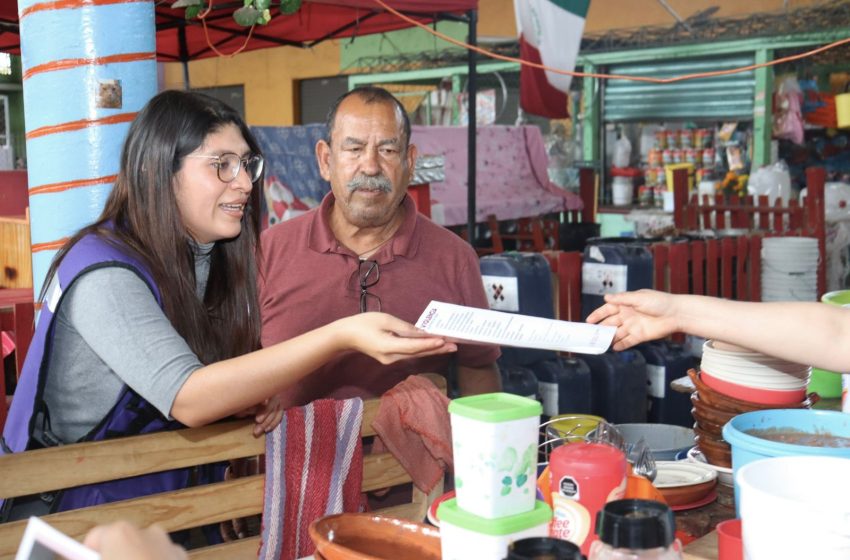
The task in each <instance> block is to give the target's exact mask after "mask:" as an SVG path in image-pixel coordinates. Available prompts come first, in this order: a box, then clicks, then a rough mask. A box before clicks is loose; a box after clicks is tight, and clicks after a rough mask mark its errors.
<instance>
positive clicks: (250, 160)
mask: <svg viewBox="0 0 850 560" xmlns="http://www.w3.org/2000/svg"><path fill="white" fill-rule="evenodd" d="M186 157H191V158H204V159H214V160H218V163H217V164H216V166H215V170H216V173H218V179H219V181H221V182H223V183H229V182H231V181H233V180H234V179H236V176H237V175H239V167H240V165H241V166H242V167H244V168H245V172H246V173H247V174H248V177H249V178H250V179H251V182H252V183H253V182H255V181H256V180H257V179H259V178H260V174H262V172H263V163H264V162H263V156H261V155H259V154H253V155H250V156H246V157H244V158H240V157H239V156H238V155H236V154H221V155H220V156H202V155H188V156H186Z"/></svg>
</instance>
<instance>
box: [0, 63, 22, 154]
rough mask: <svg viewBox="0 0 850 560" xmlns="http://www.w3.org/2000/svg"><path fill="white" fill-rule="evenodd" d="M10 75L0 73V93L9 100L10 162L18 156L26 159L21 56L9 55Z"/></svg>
mask: <svg viewBox="0 0 850 560" xmlns="http://www.w3.org/2000/svg"><path fill="white" fill-rule="evenodd" d="M11 61H12V73H11V75H0V95H4V96H6V98H7V99H8V102H9V144H10V146H11V148H12V162H14V161H15V160H16V159H18V158H22V159H23V160H24V161H26V155H27V146H26V137H25V130H24V94H23V89H22V87H21V58H20V57H18V56H13V57H11Z"/></svg>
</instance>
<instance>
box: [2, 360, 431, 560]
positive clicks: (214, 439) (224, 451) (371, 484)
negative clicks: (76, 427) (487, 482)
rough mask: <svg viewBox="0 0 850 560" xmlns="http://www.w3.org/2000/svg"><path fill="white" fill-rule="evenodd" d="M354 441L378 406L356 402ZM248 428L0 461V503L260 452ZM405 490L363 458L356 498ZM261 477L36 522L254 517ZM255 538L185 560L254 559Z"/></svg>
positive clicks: (5, 537)
mask: <svg viewBox="0 0 850 560" xmlns="http://www.w3.org/2000/svg"><path fill="white" fill-rule="evenodd" d="M424 375H426V376H427V377H428V378H429V379H431V380H432V381H433V382H434V383H435V385H437V387H438V388H439V389H440V390H441V391H442V392H444V393H445V391H446V381H445V379H444V378H443V377H442V376H440V375H437V374H424ZM363 404H364V408H363V423H362V428H361V431H360V434H361V437H363V438H367V437H370V436H373V435H375V431H374V430H373V429H372V420H373V419H374V418H375V416H376V415H377V413H378V407H379V404H380V399H370V400H366V401H364V403H363ZM252 427H253V422H252V421H249V420H236V421H226V422H221V423H217V424H212V425H210V426H204V427H201V428H187V429H184V430H177V431H173V432H163V433H156V434H148V435H141V436H133V437H127V438H119V439H112V440H107V441H99V442H88V443H76V444H71V445H65V446H61V447H53V448H50V449H38V450H34V451H27V452H24V453H17V454H14V455H4V456H0V473H2V476H0V496H2V497H3V498H11V497H16V496H26V495H30V494H34V493H38V492H50V491H53V490H59V489H63V488H70V487H74V486H79V485H82V484H91V483H95V482H103V481H108V480H115V479H120V478H125V477H128V476H136V475H140V474H145V473H152V472H159V471H164V470H169V469H176V468H181V467H189V466H194V465H203V464H208V463H213V462H217V461H227V460H230V459H238V458H242V457H252V456H256V455H260V454H262V453H264V452H265V438H262V437H261V438H254V437H253V435H252V434H251V430H252ZM410 482H411V479H410V475H408V473H407V472H406V471H405V470H404V468H403V467H402V466H401V465H400V464H399V462H398V461H397V460H396V459H395V458H394V457H393V456H392V455H391V454H390V453H380V454H367V455H365V456H364V458H363V491H364V492H368V491H372V490H378V489H380V488H386V487H392V486H399V485H403V484H408V483H410ZM263 483H264V475H262V474H260V475H255V476H249V477H245V478H237V479H235V480H229V481H225V482H218V483H215V484H208V485H204V486H196V487H192V488H186V489H183V490H178V491H174V492H165V493H162V494H155V495H151V496H146V497H143V498H135V499H132V500H125V501H122V502H115V503H111V504H104V505H99V506H93V507H88V508H83V509H78V510H72V511H66V512H61V513H54V514H51V515H47V516H44V520H45V521H47V522H48V523H50V524H51V525H53V526H54V527H56V528H57V529H59V530H60V531H62V532H64V533H66V534H68V535H70V536H72V537H74V538H76V539H82V538H83V536H84V535H85V534H86V533H87V532H88V531H89V530H90V529H91V528H92V527H94V526H96V525H100V524H103V523H109V522H112V521H115V520H117V519H126V520H128V521H131V522H133V523H135V524H137V525H139V526H143V527H146V526H148V525H151V524H153V523H157V524H159V525H160V526H162V527H163V528H164V529H165V530H166V531H169V532H173V531H180V530H183V529H191V528H194V527H200V526H203V525H207V524H211V523H218V522H220V521H225V520H229V519H234V518H237V517H245V516H250V515H255V514H258V513H262V509H263ZM442 492H443V487H442V484H438V485H437V487H436V488H434V490H433V491H432V492H431V494H430V495H425V494H424V493H423V492H421V491H419V490H418V489H416V487H415V486H414V487H413V492H412V495H411V500H410V502H409V503H406V504H402V505H399V506H394V507H391V508H386V509H383V510H378V511H377V512H376V513H379V514H383V515H388V516H392V517H400V518H404V519H410V520H414V521H422V520H423V519H424V518H425V514H426V511H427V508H428V506H429V505H430V504H431V502H432V501H433V500H434V499H435V498H437V497H438V496H440V495H441V494H442ZM25 525H26V521H25V520H24V521H15V522H11V523H5V524H0V558H10V557H13V556H14V554H15V551H16V550H17V547H18V544H19V543H20V540H21V537H22V535H23V532H24V528H25ZM259 545H260V537H259V536H256V537H249V538H246V539H241V540H238V541H235V542H230V543H224V544H220V545H215V546H209V547H205V548H200V549H196V550H192V551H190V555H189V556H190V558H193V559H203V560H212V559H222V560H223V559H228V560H234V559H239V558H256V557H257V551H258V550H259Z"/></svg>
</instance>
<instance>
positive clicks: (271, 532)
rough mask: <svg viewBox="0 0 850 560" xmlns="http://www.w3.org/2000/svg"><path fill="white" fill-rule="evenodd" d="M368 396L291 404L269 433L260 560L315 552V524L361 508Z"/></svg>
mask: <svg viewBox="0 0 850 560" xmlns="http://www.w3.org/2000/svg"><path fill="white" fill-rule="evenodd" d="M362 420H363V401H362V400H360V399H359V398H353V399H347V400H344V401H338V400H332V399H322V400H318V401H314V402H312V403H310V404H308V405H306V406H300V407H296V408H290V409H289V410H287V411H286V414H285V415H284V418H283V421H282V422H281V423H280V425H279V426H278V427H277V428H275V429H274V430H272V431H271V432H269V434H267V436H266V488H265V495H264V503H263V528H262V544H261V546H260V552H259V558H260V559H261V560H294V559H296V558H302V557H304V556H310V555H311V554H313V552H314V551H315V545H314V544H313V541H312V540H311V539H310V535H309V533H308V528H309V527H310V524H311V523H312V522H313V521H314V520H316V519H318V518H320V517H324V516H325V515H331V514H334V513H342V512H358V511H360V507H361V491H360V489H361V487H362V485H363V442H362V440H361V438H360V424H361V422H362Z"/></svg>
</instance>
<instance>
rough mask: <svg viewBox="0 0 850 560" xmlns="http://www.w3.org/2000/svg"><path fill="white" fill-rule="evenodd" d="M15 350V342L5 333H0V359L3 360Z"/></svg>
mask: <svg viewBox="0 0 850 560" xmlns="http://www.w3.org/2000/svg"><path fill="white" fill-rule="evenodd" d="M14 350H15V341H14V340H12V337H11V336H9V333H7V332H6V331H0V357H2V358H5V357H6V356H8V355H9V354H11V353H12V352H13V351H14Z"/></svg>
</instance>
